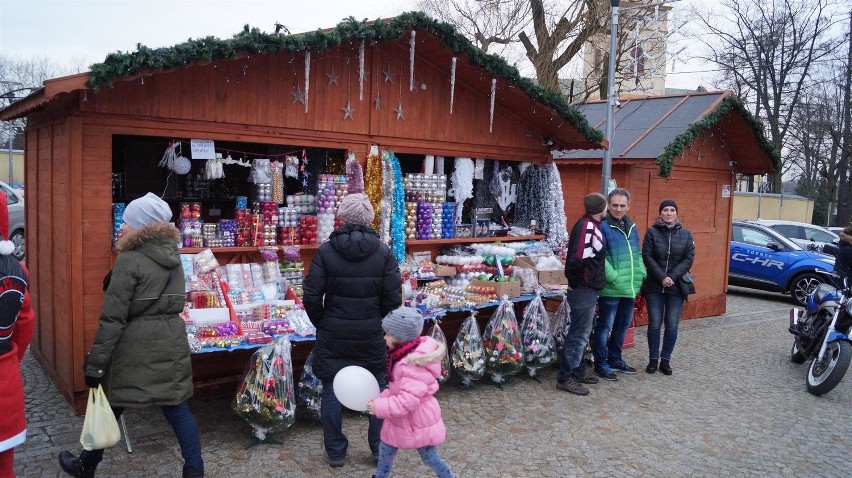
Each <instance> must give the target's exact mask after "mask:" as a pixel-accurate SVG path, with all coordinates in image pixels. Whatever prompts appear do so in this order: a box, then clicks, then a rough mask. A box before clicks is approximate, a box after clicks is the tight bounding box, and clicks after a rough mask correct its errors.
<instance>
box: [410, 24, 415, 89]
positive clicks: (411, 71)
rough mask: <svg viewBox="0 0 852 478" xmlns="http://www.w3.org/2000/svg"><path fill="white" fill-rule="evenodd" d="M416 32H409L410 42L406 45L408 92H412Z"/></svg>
mask: <svg viewBox="0 0 852 478" xmlns="http://www.w3.org/2000/svg"><path fill="white" fill-rule="evenodd" d="M416 35H417V32H416V31H414V30H411V40H409V42H408V45H409V48H408V91H414V37H415V36H416Z"/></svg>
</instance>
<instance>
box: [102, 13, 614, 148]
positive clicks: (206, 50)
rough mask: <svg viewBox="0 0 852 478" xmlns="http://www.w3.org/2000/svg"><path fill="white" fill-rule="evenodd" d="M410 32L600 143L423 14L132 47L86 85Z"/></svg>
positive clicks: (553, 99) (557, 103) (513, 71)
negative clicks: (428, 36)
mask: <svg viewBox="0 0 852 478" xmlns="http://www.w3.org/2000/svg"><path fill="white" fill-rule="evenodd" d="M409 30H427V31H429V32H430V33H432V34H434V35H435V36H437V37H438V38H439V39H440V41H441V44H442V45H443V46H444V48H447V49H450V50H452V51H453V52H454V53H455V54H457V55H466V56H467V57H468V59H469V61H470V63H471V64H473V65H476V66H478V67H480V68H482V69H484V70H485V71H487V72H488V73H490V74H491V75H493V76H495V77H500V78H504V79H506V80H508V81H509V82H510V83H514V84H515V85H517V86H518V87H519V88H521V90H523V91H524V92H525V93H526V94H527V95H528V96H529V97H530V98H531V99H532V100H533V101H537V102H540V103H543V104H544V105H546V106H548V107H550V108H552V109H553V110H555V111H556V112H557V113H559V114H560V115H561V116H562V117H563V118H564V119H565V121H566V122H568V123H570V124H572V125H574V126H575V127H576V128H577V129H578V130H579V131H580V132H581V133H582V134H583V135H584V136H585V137H586V138H587V139H588V140H590V141H594V142H600V141H601V140H602V139H603V134H601V132H600V131H598V130H597V129H595V128H592V127H591V126H590V125H589V123H588V121H587V120H586V117H585V116H583V115H582V114H581V113H580V112H579V111H577V110H576V109H575V108H574V107H572V106H571V105H569V104H568V103H567V102H566V101H565V98H564V97H563V96H562V95H561V94H560V93H557V92H555V91H553V90H550V89H548V88H544V87H542V86H539V85H537V84H536V83H534V82H533V81H532V80H530V79H528V78H524V77H522V76H521V75H520V73H519V72H518V69H517V68H515V67H513V66H510V65H509V64H507V63H506V61H505V60H504V59H503V58H501V57H500V56H498V55H493V54H492V55H489V54H486V53H485V52H484V51H482V50H481V49H480V48H477V47H476V46H474V45H473V43H471V42H470V40H468V39H467V38H465V37H464V36H463V35H459V34H458V33H457V32H456V29H455V28H454V27H453V26H452V25H450V24H448V23H444V22H439V21H437V20H435V19H433V18H431V17H429V16H427V15H426V14H424V13H422V12H408V13H403V14H402V15H399V16H398V17H395V18H393V19H391V20H390V21H389V22H388V23H385V22H382V21H375V22H373V23H370V24H368V23H367V22H366V20H364V21H357V20H355V19H354V18H352V17H349V18H346V19H344V20H343V21H342V22H340V23H339V24H338V25H337V26H336V27H334V28H333V29H332V30H330V31H321V30H317V31H314V32H307V33H304V34H299V35H280V34H276V33H264V32H261V31H260V30H258V29H257V28H249V26H248V25H246V26H245V27H244V29H243V31H241V32H240V33H238V34H236V35H234V36H233V38H231V39H228V40H222V39H219V38H216V37H212V36H208V37H204V38H199V39H189V40H187V41H186V42H184V43H180V44H178V45H175V46H172V47H167V48H148V47H146V46H144V45H141V44H137V46H136V51H135V52H128V53H123V52H117V53H111V54H109V55H107V57H106V59H105V60H104V61H103V63H96V64H94V65H92V66H91V73H90V75H89V81H88V83H87V85H88V86H89V87H90V88H93V89H95V90H97V89H99V88H101V87H103V86H112V82H113V81H114V80H115V79H117V78H121V77H126V76H131V75H133V74H135V73H138V72H140V71H144V70H148V69H153V70H168V69H171V68H177V67H182V66H187V65H189V64H191V63H193V62H197V61H205V60H207V61H210V60H225V59H229V58H234V57H236V56H237V55H240V54H257V53H267V54H273V53H281V52H299V51H306V50H310V51H323V50H329V49H332V48H335V47H337V46H339V45H340V44H342V43H344V42H347V41H352V40H361V39H363V40H366V41H367V42H371V43H373V42H382V41H391V40H398V39H399V38H402V36H403V35H405V33H406V32H407V31H409Z"/></svg>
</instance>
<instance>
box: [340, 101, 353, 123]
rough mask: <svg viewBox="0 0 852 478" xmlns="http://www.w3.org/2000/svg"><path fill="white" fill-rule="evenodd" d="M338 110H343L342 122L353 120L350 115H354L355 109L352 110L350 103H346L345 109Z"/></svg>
mask: <svg viewBox="0 0 852 478" xmlns="http://www.w3.org/2000/svg"><path fill="white" fill-rule="evenodd" d="M340 109H342V110H343V119H344V120H346V119H353V118H352V113H354V112H355V108H353V107H352V102H351V101H347V102H346V107H345V108H340Z"/></svg>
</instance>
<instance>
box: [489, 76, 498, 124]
mask: <svg viewBox="0 0 852 478" xmlns="http://www.w3.org/2000/svg"><path fill="white" fill-rule="evenodd" d="M496 92H497V78H491V109H490V112H489V118H488V132H489V133H491V132H493V131H494V94H495V93H496Z"/></svg>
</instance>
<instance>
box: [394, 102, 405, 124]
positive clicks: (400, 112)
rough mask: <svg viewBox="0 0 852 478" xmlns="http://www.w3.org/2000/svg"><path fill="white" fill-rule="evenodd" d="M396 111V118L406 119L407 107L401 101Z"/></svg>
mask: <svg viewBox="0 0 852 478" xmlns="http://www.w3.org/2000/svg"><path fill="white" fill-rule="evenodd" d="M394 111H395V112H396V119H398V120H399V119H403V120H404V119H405V109H403V107H402V103H400V104H399V106H397V107H396V109H395V110H394Z"/></svg>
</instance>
